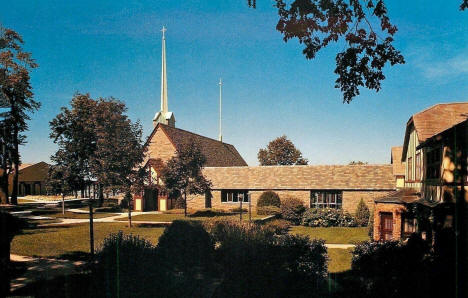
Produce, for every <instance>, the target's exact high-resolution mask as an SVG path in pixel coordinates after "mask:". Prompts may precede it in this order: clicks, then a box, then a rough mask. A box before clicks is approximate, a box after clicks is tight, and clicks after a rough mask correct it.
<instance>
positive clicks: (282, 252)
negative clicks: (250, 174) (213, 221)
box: [212, 221, 327, 297]
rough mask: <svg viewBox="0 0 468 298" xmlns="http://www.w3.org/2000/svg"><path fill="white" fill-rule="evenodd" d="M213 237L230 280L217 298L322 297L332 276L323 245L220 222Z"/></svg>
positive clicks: (222, 265) (266, 228)
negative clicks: (325, 284) (328, 269)
mask: <svg viewBox="0 0 468 298" xmlns="http://www.w3.org/2000/svg"><path fill="white" fill-rule="evenodd" d="M212 234H213V238H214V239H216V242H217V245H216V247H217V249H216V255H217V260H219V264H220V266H221V270H222V273H223V277H224V278H223V282H222V284H221V285H220V286H219V288H218V290H217V293H215V295H214V296H216V297H261V296H264V297H295V296H300V295H302V296H304V295H307V296H308V297H314V294H315V295H316V297H321V296H322V295H320V294H321V292H320V290H321V289H324V288H323V285H324V281H325V279H324V277H325V276H326V272H327V266H326V260H327V251H326V248H325V246H324V242H323V241H310V240H309V239H308V238H307V237H301V236H296V235H287V234H286V235H277V234H275V233H274V232H273V231H272V229H271V228H269V227H265V226H260V225H251V226H248V225H245V224H244V225H243V224H240V223H234V222H228V221H224V222H218V224H217V225H216V226H215V227H214V228H213V229H212ZM322 293H323V292H322Z"/></svg>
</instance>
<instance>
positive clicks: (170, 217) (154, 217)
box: [116, 212, 267, 222]
mask: <svg viewBox="0 0 468 298" xmlns="http://www.w3.org/2000/svg"><path fill="white" fill-rule="evenodd" d="M265 217H267V216H265V215H257V214H256V213H254V212H252V220H258V219H263V218H265ZM212 218H229V219H238V218H239V214H233V213H227V214H226V215H224V214H220V215H216V216H193V215H190V214H189V215H188V216H187V217H185V216H184V214H174V213H162V214H140V215H135V216H132V220H134V221H154V222H172V221H174V220H178V219H180V220H208V219H212ZM242 219H243V220H249V214H248V213H244V214H243V215H242ZM116 220H118V221H127V220H128V218H127V217H125V218H119V219H116Z"/></svg>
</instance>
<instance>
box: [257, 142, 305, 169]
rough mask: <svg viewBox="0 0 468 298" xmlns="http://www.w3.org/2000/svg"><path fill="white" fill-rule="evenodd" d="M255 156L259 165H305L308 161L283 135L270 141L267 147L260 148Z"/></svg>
mask: <svg viewBox="0 0 468 298" xmlns="http://www.w3.org/2000/svg"><path fill="white" fill-rule="evenodd" d="M257 156H258V161H259V162H260V165H261V166H276V165H278V166H287V165H306V164H307V163H308V161H307V159H305V158H303V157H302V153H301V151H299V150H298V149H297V148H296V146H294V144H293V142H291V141H290V140H289V139H288V138H287V137H286V136H284V135H283V136H281V137H278V138H276V139H274V140H273V141H271V142H270V143H269V144H268V146H267V148H265V149H260V150H259V151H258V155H257Z"/></svg>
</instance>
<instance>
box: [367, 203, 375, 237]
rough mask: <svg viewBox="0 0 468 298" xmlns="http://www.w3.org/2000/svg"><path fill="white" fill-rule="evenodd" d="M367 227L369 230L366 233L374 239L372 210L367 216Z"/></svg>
mask: <svg viewBox="0 0 468 298" xmlns="http://www.w3.org/2000/svg"><path fill="white" fill-rule="evenodd" d="M367 225H368V227H369V231H368V232H367V234H368V235H369V238H370V240H371V241H372V240H374V210H372V212H371V213H370V216H369V223H368V224H367Z"/></svg>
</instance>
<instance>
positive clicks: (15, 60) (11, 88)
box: [0, 26, 40, 204]
mask: <svg viewBox="0 0 468 298" xmlns="http://www.w3.org/2000/svg"><path fill="white" fill-rule="evenodd" d="M22 45H23V39H22V38H21V36H20V35H19V34H18V33H16V32H15V31H13V30H11V29H6V28H3V27H1V26H0V103H1V106H2V107H3V108H8V111H6V112H3V113H2V115H1V117H2V118H3V119H2V125H1V126H2V127H1V129H2V147H3V148H2V151H1V154H2V161H3V162H2V168H3V172H2V175H3V178H2V183H1V185H0V187H1V188H2V192H3V195H5V194H6V196H5V197H6V198H5V197H4V199H3V200H5V199H6V201H8V175H9V174H10V172H12V173H13V188H12V194H11V203H12V204H17V203H18V202H17V195H18V172H19V164H20V162H21V161H20V154H19V146H20V145H21V144H24V142H25V140H26V137H25V136H24V134H23V133H24V132H25V131H27V130H28V124H27V121H28V120H30V113H32V112H34V111H36V110H37V109H39V107H40V103H39V102H37V101H36V100H34V94H33V92H32V86H31V83H30V76H29V73H30V71H31V70H32V69H34V68H36V67H37V66H38V65H37V64H36V63H35V61H34V59H33V58H32V57H31V54H30V53H28V52H25V51H24V50H23V48H22Z"/></svg>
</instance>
